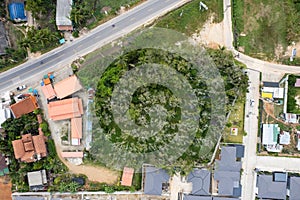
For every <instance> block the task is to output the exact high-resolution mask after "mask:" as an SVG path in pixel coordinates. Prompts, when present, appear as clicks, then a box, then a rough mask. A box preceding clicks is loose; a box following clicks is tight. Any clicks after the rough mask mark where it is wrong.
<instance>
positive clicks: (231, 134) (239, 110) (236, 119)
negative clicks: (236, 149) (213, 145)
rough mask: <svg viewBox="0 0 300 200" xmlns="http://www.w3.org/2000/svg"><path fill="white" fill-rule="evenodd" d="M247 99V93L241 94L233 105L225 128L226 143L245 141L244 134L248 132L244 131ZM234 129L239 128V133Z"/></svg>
mask: <svg viewBox="0 0 300 200" xmlns="http://www.w3.org/2000/svg"><path fill="white" fill-rule="evenodd" d="M245 99H246V97H245V94H242V95H240V96H239V97H238V98H237V100H236V102H235V104H234V106H233V107H232V110H231V113H230V115H229V119H228V122H227V124H226V127H225V128H224V133H223V142H224V143H243V136H244V135H245V134H247V133H245V131H244V118H245ZM234 129H237V133H236V131H235V130H234Z"/></svg>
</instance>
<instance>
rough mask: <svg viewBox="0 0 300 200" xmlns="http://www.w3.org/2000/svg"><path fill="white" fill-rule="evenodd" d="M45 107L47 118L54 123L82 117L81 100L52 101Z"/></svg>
mask: <svg viewBox="0 0 300 200" xmlns="http://www.w3.org/2000/svg"><path fill="white" fill-rule="evenodd" d="M47 106H48V113H49V118H50V119H51V120H54V121H56V120H65V119H71V118H75V117H81V115H83V105H82V100H81V99H79V98H77V97H75V98H70V99H64V100H60V101H53V102H50V103H49V104H48V105H47Z"/></svg>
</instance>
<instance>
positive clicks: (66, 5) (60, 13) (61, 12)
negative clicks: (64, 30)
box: [56, 0, 73, 26]
mask: <svg viewBox="0 0 300 200" xmlns="http://www.w3.org/2000/svg"><path fill="white" fill-rule="evenodd" d="M72 4H73V2H72V0H57V3H56V25H57V26H62V25H67V26H71V25H72V21H71V20H70V14H71V10H72Z"/></svg>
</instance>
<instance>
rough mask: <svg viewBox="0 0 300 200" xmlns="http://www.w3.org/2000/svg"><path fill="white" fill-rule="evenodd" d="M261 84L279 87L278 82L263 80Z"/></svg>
mask: <svg viewBox="0 0 300 200" xmlns="http://www.w3.org/2000/svg"><path fill="white" fill-rule="evenodd" d="M263 86H264V87H279V83H278V82H266V81H265V82H263Z"/></svg>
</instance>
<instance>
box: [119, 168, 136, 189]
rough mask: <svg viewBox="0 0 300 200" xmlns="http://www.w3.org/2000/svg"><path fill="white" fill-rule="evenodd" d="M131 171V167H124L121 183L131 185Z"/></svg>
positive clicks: (132, 170) (132, 171)
mask: <svg viewBox="0 0 300 200" xmlns="http://www.w3.org/2000/svg"><path fill="white" fill-rule="evenodd" d="M133 173H134V169H133V168H128V167H124V170H123V175H122V181H121V185H124V186H131V185H132V178H133Z"/></svg>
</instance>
